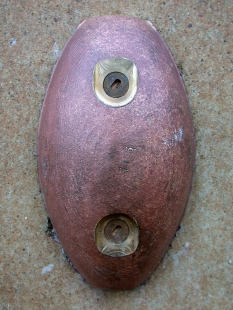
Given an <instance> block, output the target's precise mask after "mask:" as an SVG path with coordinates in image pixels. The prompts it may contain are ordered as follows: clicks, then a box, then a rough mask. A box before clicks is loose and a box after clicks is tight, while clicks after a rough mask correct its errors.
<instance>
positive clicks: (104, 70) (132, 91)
mask: <svg viewBox="0 0 233 310" xmlns="http://www.w3.org/2000/svg"><path fill="white" fill-rule="evenodd" d="M93 88H94V92H95V94H96V96H97V98H98V99H99V100H100V101H101V102H102V103H104V104H106V105H107V106H109V107H113V108H118V107H123V106H125V105H127V104H128V103H130V102H131V101H132V100H133V98H134V97H135V95H136V93H137V88H138V70H137V67H136V66H135V64H134V63H133V62H132V61H131V60H129V59H126V58H108V59H105V60H102V61H100V62H98V63H97V65H96V66H95V69H94V76H93Z"/></svg>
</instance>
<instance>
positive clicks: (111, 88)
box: [103, 72, 129, 98]
mask: <svg viewBox="0 0 233 310" xmlns="http://www.w3.org/2000/svg"><path fill="white" fill-rule="evenodd" d="M103 88H104V91H105V93H106V94H107V95H108V96H109V97H112V98H119V97H122V96H124V95H125V94H126V93H127V91H128V89H129V80H128V78H127V77H126V76H125V75H124V74H123V73H121V72H112V73H109V74H108V75H107V76H106V77H105V79H104V82H103Z"/></svg>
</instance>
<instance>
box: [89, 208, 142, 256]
mask: <svg viewBox="0 0 233 310" xmlns="http://www.w3.org/2000/svg"><path fill="white" fill-rule="evenodd" d="M138 243H139V228H138V224H137V222H136V220H135V219H133V218H131V217H129V216H127V215H125V214H110V215H107V216H105V217H103V218H102V219H101V220H100V221H99V222H98V223H97V225H96V227H95V244H96V246H97V248H98V250H99V251H100V252H101V253H103V254H105V255H109V256H113V257H122V256H126V255H130V254H132V253H134V252H135V251H136V249H137V247H138Z"/></svg>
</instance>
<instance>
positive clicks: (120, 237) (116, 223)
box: [104, 219, 129, 244]
mask: <svg viewBox="0 0 233 310" xmlns="http://www.w3.org/2000/svg"><path fill="white" fill-rule="evenodd" d="M104 235H105V238H106V239H108V241H110V242H112V243H115V244H119V243H122V242H124V241H125V240H126V239H127V238H128V236H129V226H128V225H127V224H126V222H125V221H123V220H120V219H115V220H111V221H109V222H108V223H107V224H106V226H105V228H104Z"/></svg>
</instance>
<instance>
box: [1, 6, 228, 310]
mask: <svg viewBox="0 0 233 310" xmlns="http://www.w3.org/2000/svg"><path fill="white" fill-rule="evenodd" d="M0 6H1V37H0V41H1V46H0V48H1V61H0V70H1V82H0V83H1V131H0V135H1V172H0V177H1V193H0V195H1V196H0V198H1V202H0V205H1V206H0V229H1V237H0V238H1V248H0V249H1V253H0V254H1V259H0V266H1V270H0V272H1V275H0V309H103V310H107V309H121V310H124V309H126V310H127V309H143V310H144V309H145V310H146V309H232V308H233V301H232V299H233V298H232V296H233V270H232V269H233V232H232V229H233V228H232V226H233V225H232V219H233V198H232V196H233V195H232V192H233V189H232V183H233V167H232V158H233V104H232V102H233V64H232V62H233V56H232V50H233V43H232V33H233V2H232V1H231V0H228V1H216V0H213V1H201V0H199V1H194V0H192V1H152V0H150V1H137V0H136V1H118V2H112V1H94V0H90V1H81V0H79V1H71V0H69V1H59V0H57V1H47V0H46V1H44V0H41V1H23V0H19V1H13V0H10V1H9V0H8V1H6V0H2V1H1V4H0ZM109 14H123V15H124V14H125V15H130V16H136V17H141V18H144V19H149V20H150V21H151V22H152V23H153V25H154V26H155V27H156V28H157V30H158V31H159V32H160V34H161V35H162V37H163V39H164V40H165V42H166V44H167V45H168V47H169V49H170V50H171V52H172V54H173V57H174V59H175V62H176V64H177V65H178V67H179V69H180V71H181V72H182V75H183V80H184V83H185V87H186V90H187V93H188V97H189V100H190V106H191V110H192V114H193V119H194V125H195V129H196V142H197V158H196V170H195V178H194V184H193V191H192V195H191V197H190V201H189V205H188V207H187V211H186V213H185V216H184V218H183V221H182V223H181V228H180V230H179V231H178V232H177V234H176V238H175V239H174V240H173V242H172V244H171V248H170V249H169V251H168V253H167V254H166V256H165V257H164V259H163V261H162V262H161V264H160V266H159V267H158V268H157V270H156V271H155V272H154V273H153V275H152V277H151V278H150V279H149V281H148V282H147V283H146V284H145V285H143V286H140V287H138V288H137V289H135V290H133V291H126V292H124V291H123V292H110V291H101V290H98V289H93V288H92V287H91V286H90V285H89V284H87V283H86V282H85V281H83V279H82V277H81V276H80V275H79V274H78V273H77V272H75V271H74V270H73V269H72V267H71V266H70V265H69V264H68V263H67V261H66V258H65V256H64V255H63V252H62V249H61V247H60V246H59V244H58V243H56V242H54V240H52V239H51V238H50V237H49V236H48V234H46V230H47V213H46V211H45V209H44V206H43V202H42V198H41V195H40V192H39V185H38V177H37V156H36V140H37V126H38V119H39V115H40V110H41V106H42V102H43V99H44V95H45V91H46V87H47V85H48V82H49V78H50V75H51V73H52V69H53V66H54V64H55V63H56V60H57V58H58V56H59V54H60V52H61V50H62V48H63V46H64V44H65V43H66V41H67V39H68V38H69V37H70V36H71V35H72V33H73V32H74V30H75V29H76V27H77V26H78V24H79V23H80V22H82V21H83V20H84V19H86V18H89V17H92V16H99V15H109Z"/></svg>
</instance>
